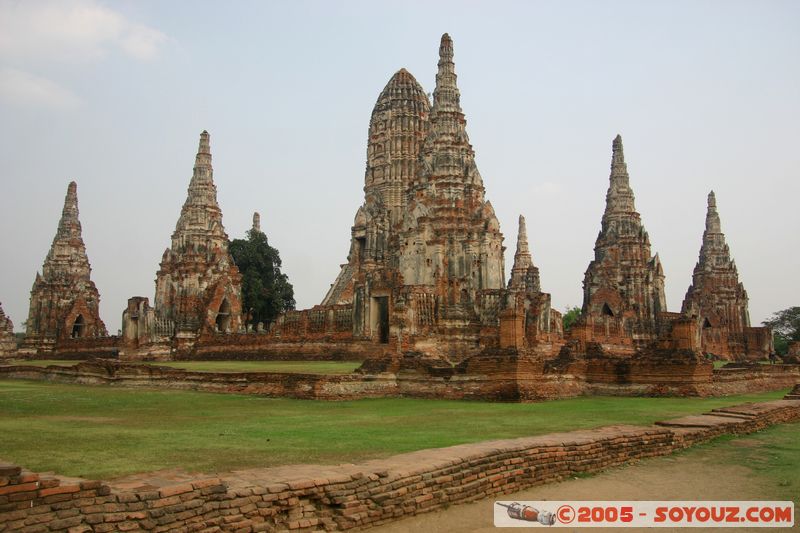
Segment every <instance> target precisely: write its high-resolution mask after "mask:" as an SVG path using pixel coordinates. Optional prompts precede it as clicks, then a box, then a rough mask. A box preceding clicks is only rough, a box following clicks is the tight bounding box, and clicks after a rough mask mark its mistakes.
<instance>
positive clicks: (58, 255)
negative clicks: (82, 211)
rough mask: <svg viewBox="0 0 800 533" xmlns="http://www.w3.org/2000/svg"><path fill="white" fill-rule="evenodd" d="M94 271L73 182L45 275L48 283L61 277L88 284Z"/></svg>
mask: <svg viewBox="0 0 800 533" xmlns="http://www.w3.org/2000/svg"><path fill="white" fill-rule="evenodd" d="M91 270H92V269H91V267H90V266H89V258H88V257H87V256H86V245H85V244H84V243H83V236H82V234H81V222H80V220H78V184H77V183H75V182H74V181H73V182H70V184H69V186H68V187H67V195H66V196H65V197H64V208H63V209H62V210H61V219H60V220H59V221H58V229H57V230H56V236H55V237H54V238H53V244H52V245H51V246H50V251H49V252H48V253H47V258H46V259H45V261H44V265H43V266H42V275H43V276H44V279H45V280H47V281H50V280H52V279H54V278H55V277H58V276H69V277H72V278H75V279H81V280H86V281H88V280H89V276H90V274H91Z"/></svg>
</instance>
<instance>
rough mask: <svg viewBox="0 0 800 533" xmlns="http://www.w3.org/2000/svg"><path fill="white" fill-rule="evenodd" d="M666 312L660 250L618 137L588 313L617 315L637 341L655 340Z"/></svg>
mask: <svg viewBox="0 0 800 533" xmlns="http://www.w3.org/2000/svg"><path fill="white" fill-rule="evenodd" d="M666 310H667V303H666V298H665V296H664V271H663V269H662V267H661V262H660V261H659V258H658V254H656V255H655V256H651V255H650V237H649V236H648V234H647V231H645V229H644V226H643V225H642V221H641V216H640V215H639V213H638V212H637V211H636V207H635V205H634V197H633V190H632V189H631V187H630V178H629V176H628V167H627V165H626V164H625V154H624V152H623V148H622V137H620V136H619V135H617V137H616V138H615V139H614V143H613V146H612V157H611V176H610V184H609V187H608V192H607V193H606V209H605V213H603V220H602V224H601V229H600V233H599V235H598V236H597V241H596V243H595V247H594V260H593V261H592V262H591V263H589V267H588V268H587V269H586V274H585V277H584V281H583V315H584V317H587V318H590V319H592V318H593V319H604V318H605V317H607V318H608V319H611V318H614V319H617V323H618V324H619V326H620V327H622V328H623V329H624V333H626V334H628V335H630V336H632V337H633V339H634V340H638V341H649V340H652V339H654V338H655V336H656V335H657V322H658V315H659V313H661V312H663V311H666ZM619 333H623V332H619Z"/></svg>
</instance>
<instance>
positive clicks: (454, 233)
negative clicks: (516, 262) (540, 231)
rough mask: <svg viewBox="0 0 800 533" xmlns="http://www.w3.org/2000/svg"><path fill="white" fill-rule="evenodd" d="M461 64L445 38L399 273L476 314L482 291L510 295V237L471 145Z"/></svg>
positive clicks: (445, 305) (448, 305)
mask: <svg viewBox="0 0 800 533" xmlns="http://www.w3.org/2000/svg"><path fill="white" fill-rule="evenodd" d="M466 123H467V121H466V118H465V117H464V113H463V111H462V109H461V104H460V94H459V90H458V86H457V84H456V73H455V64H454V63H453V41H452V40H451V39H450V36H449V35H448V34H446V33H445V34H444V35H443V36H442V39H441V43H440V45H439V67H438V72H437V74H436V89H435V90H434V92H433V107H432V108H431V115H430V129H429V131H428V134H427V136H426V138H425V142H424V144H423V145H422V149H421V151H420V158H419V162H418V168H417V172H416V176H415V177H414V179H413V180H412V181H411V186H410V190H409V193H408V202H407V208H406V213H405V217H404V219H403V221H402V227H401V231H400V238H399V244H400V258H399V259H400V260H399V268H400V272H401V274H402V276H403V280H404V282H405V284H406V285H433V286H436V287H437V288H438V291H439V293H440V294H439V296H440V299H441V302H440V305H441V307H442V309H443V310H444V311H445V312H447V310H448V309H454V308H456V307H461V308H462V309H463V310H466V311H467V312H468V314H469V312H470V308H471V307H472V304H473V303H474V302H475V300H476V296H477V292H478V291H480V290H484V289H503V288H504V287H505V280H504V277H505V273H504V266H503V261H504V259H503V250H504V248H503V234H502V233H500V225H499V223H498V220H497V217H495V214H494V209H493V208H492V205H491V203H490V202H488V201H486V200H485V199H484V187H483V180H482V178H481V175H480V173H479V172H478V167H477V165H476V164H475V152H474V150H473V149H472V145H471V144H470V143H469V137H468V136H467V131H466Z"/></svg>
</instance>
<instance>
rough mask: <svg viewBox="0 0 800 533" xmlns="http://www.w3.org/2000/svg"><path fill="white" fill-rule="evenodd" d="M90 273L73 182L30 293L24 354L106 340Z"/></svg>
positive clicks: (98, 296)
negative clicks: (57, 345) (94, 339)
mask: <svg viewBox="0 0 800 533" xmlns="http://www.w3.org/2000/svg"><path fill="white" fill-rule="evenodd" d="M91 271H92V268H91V266H90V265H89V258H88V257H87V256H86V246H85V245H84V243H83V237H82V235H81V223H80V220H79V219H78V185H77V184H76V183H75V182H74V181H73V182H71V183H70V184H69V187H67V195H66V198H65V199H64V209H63V211H62V213H61V220H60V221H59V223H58V230H57V231H56V236H55V238H54V239H53V244H52V246H51V247H50V251H49V252H48V253H47V257H46V258H45V260H44V265H43V266H42V273H41V274H39V273H38V272H37V274H36V279H35V281H34V282H33V288H32V289H31V302H30V311H29V313H28V321H27V323H26V334H25V342H24V347H25V351H28V352H36V351H43V350H48V349H51V348H52V347H53V346H54V345H55V343H56V341H59V340H63V339H69V338H84V337H104V336H107V335H108V332H107V331H106V326H105V324H103V321H102V320H101V319H100V312H99V307H100V294H99V293H98V291H97V287H95V284H94V282H93V281H92V280H91Z"/></svg>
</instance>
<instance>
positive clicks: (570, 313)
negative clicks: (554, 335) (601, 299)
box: [561, 306, 581, 332]
mask: <svg viewBox="0 0 800 533" xmlns="http://www.w3.org/2000/svg"><path fill="white" fill-rule="evenodd" d="M579 316H581V308H580V307H578V306H572V307H569V306H567V307H565V308H564V315H563V316H562V317H561V323H562V324H563V325H564V331H565V332H566V331H567V330H569V328H571V327H572V325H573V324H574V323H575V322H576V321H577V320H578V317H579Z"/></svg>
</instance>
